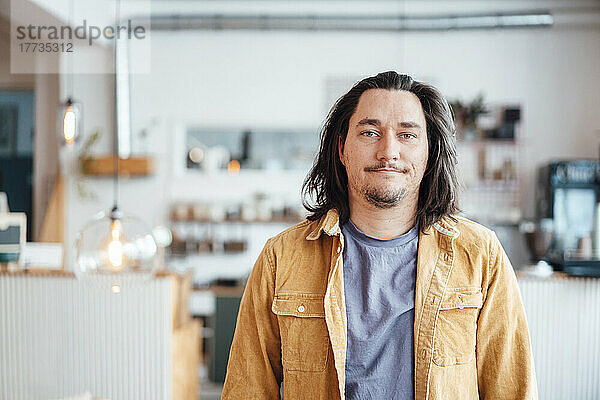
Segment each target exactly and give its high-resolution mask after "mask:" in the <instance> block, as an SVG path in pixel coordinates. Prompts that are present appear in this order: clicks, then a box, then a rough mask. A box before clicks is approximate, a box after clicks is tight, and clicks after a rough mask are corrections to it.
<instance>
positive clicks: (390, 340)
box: [342, 220, 419, 400]
mask: <svg viewBox="0 0 600 400" xmlns="http://www.w3.org/2000/svg"><path fill="white" fill-rule="evenodd" d="M342 233H343V235H344V238H345V239H346V243H345V248H344V254H343V257H344V258H343V260H344V264H343V267H344V290H345V297H346V313H347V319H348V347H347V350H346V398H347V399H352V400H354V399H402V400H404V399H414V344H413V337H414V331H413V323H414V318H415V316H414V311H415V280H416V262H417V247H418V241H419V235H418V233H419V230H418V225H415V226H414V227H413V228H412V229H411V230H410V231H408V232H407V233H405V234H404V235H402V236H398V237H395V238H393V239H387V240H381V239H375V238H373V237H370V236H367V235H365V234H364V233H362V232H361V231H360V230H358V228H356V226H354V224H353V223H352V221H350V220H348V222H347V223H345V224H343V225H342Z"/></svg>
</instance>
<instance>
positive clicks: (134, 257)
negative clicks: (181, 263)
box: [75, 208, 159, 292]
mask: <svg viewBox="0 0 600 400" xmlns="http://www.w3.org/2000/svg"><path fill="white" fill-rule="evenodd" d="M76 247H77V253H76V263H75V274H76V276H77V277H78V278H80V279H83V280H91V281H94V282H96V283H100V284H103V283H105V284H109V285H110V286H111V288H112V290H113V292H118V291H120V287H121V286H123V285H124V284H127V283H135V282H140V281H143V280H148V279H150V278H152V277H153V276H154V273H155V272H156V270H157V268H158V264H159V263H158V257H157V254H158V251H157V250H158V246H157V244H156V241H155V239H154V237H153V235H152V233H151V231H150V230H149V229H147V227H146V225H145V224H144V223H143V222H142V221H141V220H140V219H138V218H136V217H134V216H132V215H126V214H122V213H121V212H119V211H118V209H116V208H114V209H113V210H112V211H111V212H110V213H108V214H106V213H100V214H98V215H96V216H95V217H94V218H93V219H92V220H91V221H90V222H89V223H87V224H86V225H85V226H84V228H83V229H82V230H81V232H80V233H79V237H78V239H77V244H76Z"/></svg>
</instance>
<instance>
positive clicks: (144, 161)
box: [81, 155, 154, 176]
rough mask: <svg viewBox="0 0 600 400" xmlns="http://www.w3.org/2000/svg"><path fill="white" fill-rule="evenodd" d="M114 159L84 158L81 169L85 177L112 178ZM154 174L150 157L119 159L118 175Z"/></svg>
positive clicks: (108, 157) (111, 157) (152, 161)
mask: <svg viewBox="0 0 600 400" xmlns="http://www.w3.org/2000/svg"><path fill="white" fill-rule="evenodd" d="M114 162H115V161H114V157H113V156H112V155H109V156H102V157H85V158H83V159H82V160H81V169H82V171H83V173H84V174H85V175H94V176H112V175H114V173H115V166H114ZM153 173H154V159H153V158H150V157H130V158H119V175H124V176H149V175H152V174H153Z"/></svg>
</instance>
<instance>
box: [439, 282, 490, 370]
mask: <svg viewBox="0 0 600 400" xmlns="http://www.w3.org/2000/svg"><path fill="white" fill-rule="evenodd" d="M482 303H483V294H482V293H481V288H479V287H474V288H447V289H446V293H445V295H444V299H443V301H442V304H441V306H440V313H439V316H438V321H437V326H436V331H435V344H434V351H433V362H434V363H435V364H436V365H438V366H441V367H447V366H452V365H457V364H466V363H469V362H471V361H473V359H474V358H475V345H476V343H477V342H476V334H477V317H478V315H479V310H480V309H481V306H482Z"/></svg>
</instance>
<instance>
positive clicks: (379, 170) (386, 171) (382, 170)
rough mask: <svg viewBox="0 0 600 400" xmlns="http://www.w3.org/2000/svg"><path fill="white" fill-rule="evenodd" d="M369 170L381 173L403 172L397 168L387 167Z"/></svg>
mask: <svg viewBox="0 0 600 400" xmlns="http://www.w3.org/2000/svg"><path fill="white" fill-rule="evenodd" d="M369 172H377V173H383V174H402V173H404V172H403V171H399V170H397V169H389V168H381V169H375V170H371V171H369Z"/></svg>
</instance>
